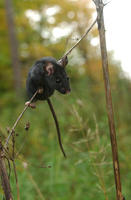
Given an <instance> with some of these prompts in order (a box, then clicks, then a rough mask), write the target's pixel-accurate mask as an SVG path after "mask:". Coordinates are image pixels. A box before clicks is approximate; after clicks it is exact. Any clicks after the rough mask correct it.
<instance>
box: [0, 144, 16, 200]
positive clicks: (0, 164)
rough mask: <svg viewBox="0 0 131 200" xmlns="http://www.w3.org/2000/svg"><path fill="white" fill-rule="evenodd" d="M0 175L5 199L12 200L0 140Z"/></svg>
mask: <svg viewBox="0 0 131 200" xmlns="http://www.w3.org/2000/svg"><path fill="white" fill-rule="evenodd" d="M0 176H1V180H2V187H3V190H4V194H5V198H6V200H13V197H12V193H11V187H10V182H9V178H8V174H7V170H6V165H5V162H4V157H3V148H2V144H1V141H0Z"/></svg>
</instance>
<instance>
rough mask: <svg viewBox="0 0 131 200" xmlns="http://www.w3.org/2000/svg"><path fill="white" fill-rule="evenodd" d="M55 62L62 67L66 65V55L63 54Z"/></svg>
mask: <svg viewBox="0 0 131 200" xmlns="http://www.w3.org/2000/svg"><path fill="white" fill-rule="evenodd" d="M57 63H58V64H59V65H61V66H62V67H64V68H65V67H66V65H67V64H68V58H67V56H64V57H63V58H61V59H60V60H58V61H57Z"/></svg>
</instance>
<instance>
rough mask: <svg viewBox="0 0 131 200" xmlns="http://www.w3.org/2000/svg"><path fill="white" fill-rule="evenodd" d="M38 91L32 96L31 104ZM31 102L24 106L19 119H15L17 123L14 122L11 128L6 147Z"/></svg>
mask: <svg viewBox="0 0 131 200" xmlns="http://www.w3.org/2000/svg"><path fill="white" fill-rule="evenodd" d="M37 93H38V91H36V92H35V93H34V95H33V96H32V98H31V99H30V101H29V104H30V103H31V102H32V101H33V99H34V98H35V96H36V95H37ZM29 104H28V105H26V106H25V107H24V110H23V111H22V112H21V113H20V115H19V116H18V118H17V120H16V121H15V123H14V125H13V127H12V129H11V131H10V133H9V135H8V137H7V139H6V142H5V145H4V148H6V147H7V145H8V142H9V139H10V137H11V135H12V134H13V132H14V130H15V128H16V126H17V124H18V122H19V121H20V119H21V118H22V116H23V114H24V112H25V111H26V110H27V108H28V107H29Z"/></svg>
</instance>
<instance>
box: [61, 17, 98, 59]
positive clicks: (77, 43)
mask: <svg viewBox="0 0 131 200" xmlns="http://www.w3.org/2000/svg"><path fill="white" fill-rule="evenodd" d="M96 22H97V19H95V20H94V22H93V23H92V24H91V25H90V27H89V28H88V29H87V31H86V32H85V33H84V35H83V36H82V37H81V38H80V39H79V40H78V42H76V44H75V45H74V46H73V47H71V49H69V50H68V51H67V52H66V53H65V54H64V56H63V57H62V58H64V57H66V56H68V55H69V54H70V53H71V52H72V50H73V49H74V48H75V47H77V46H78V45H79V44H80V42H81V41H82V40H83V39H84V38H85V37H86V36H87V34H88V33H89V32H90V30H91V29H92V28H93V26H94V25H95V23H96Z"/></svg>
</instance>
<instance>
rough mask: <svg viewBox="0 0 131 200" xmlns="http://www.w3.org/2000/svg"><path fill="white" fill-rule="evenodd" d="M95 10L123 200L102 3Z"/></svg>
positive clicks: (118, 188) (118, 190) (97, 2)
mask: <svg viewBox="0 0 131 200" xmlns="http://www.w3.org/2000/svg"><path fill="white" fill-rule="evenodd" d="M94 3H95V5H96V10H97V16H98V17H97V23H98V30H99V36H100V47H101V57H102V68H103V77H104V83H105V95H106V106H107V115H108V122H109V129H110V139H111V147H112V157H113V167H114V176H115V184H116V196H117V200H124V197H123V195H122V188H121V179H120V168H119V160H118V149H117V139H116V130H115V121H114V113H113V105H112V96H111V86H110V76H109V70H108V56H107V48H106V38H105V25H104V17H103V7H104V4H103V1H102V0H95V1H94Z"/></svg>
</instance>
